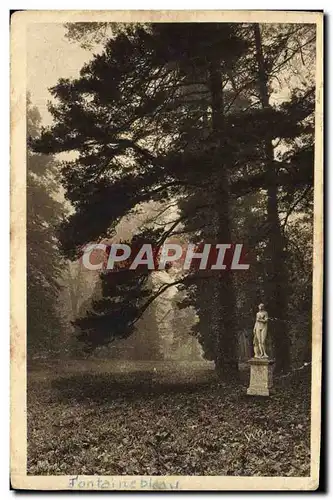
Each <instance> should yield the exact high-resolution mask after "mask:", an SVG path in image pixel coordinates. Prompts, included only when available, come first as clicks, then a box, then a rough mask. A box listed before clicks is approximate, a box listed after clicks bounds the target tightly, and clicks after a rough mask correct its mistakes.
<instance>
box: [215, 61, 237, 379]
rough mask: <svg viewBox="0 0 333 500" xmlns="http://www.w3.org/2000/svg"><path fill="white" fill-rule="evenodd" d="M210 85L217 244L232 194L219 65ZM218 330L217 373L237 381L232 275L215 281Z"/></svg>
mask: <svg viewBox="0 0 333 500" xmlns="http://www.w3.org/2000/svg"><path fill="white" fill-rule="evenodd" d="M209 81H210V91H211V106H212V129H213V137H214V142H215V145H216V149H215V154H214V158H213V162H214V164H215V168H214V171H216V172H217V183H216V186H217V193H216V201H215V203H216V216H217V217H216V219H217V228H216V237H217V243H230V242H231V225H230V214H229V205H230V193H229V182H228V173H227V165H226V164H225V163H223V151H222V141H221V140H222V137H223V132H224V117H223V89H222V77H221V67H220V61H219V60H218V59H215V60H212V61H211V62H210V66H209ZM216 279H217V280H218V282H217V294H216V300H217V304H216V306H217V309H218V311H219V315H218V328H217V332H216V333H217V342H216V347H217V349H216V358H215V365H216V369H217V371H218V373H219V375H220V376H221V378H222V379H224V380H234V379H235V376H236V375H237V368H238V366H237V336H236V331H235V330H236V329H235V324H234V321H235V316H236V314H235V311H236V300H235V294H234V288H233V280H232V275H231V272H230V271H225V272H222V273H221V274H220V275H219V276H217V277H216Z"/></svg>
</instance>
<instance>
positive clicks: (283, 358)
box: [253, 24, 290, 371]
mask: <svg viewBox="0 0 333 500" xmlns="http://www.w3.org/2000/svg"><path fill="white" fill-rule="evenodd" d="M253 29H254V39H255V47H256V60H257V65H258V77H259V93H260V101H261V105H262V108H263V109H264V110H265V109H267V110H269V109H270V105H269V93H268V76H267V73H266V70H265V61H264V55H263V50H262V40H261V33H260V27H259V25H258V24H254V28H253ZM264 154H265V167H266V174H267V181H268V190H267V223H268V231H269V233H268V244H267V257H266V259H267V283H266V287H265V288H266V289H265V296H266V306H267V310H268V314H269V316H270V317H272V318H276V319H275V320H273V321H271V322H270V324H269V330H270V332H271V334H272V338H273V343H274V351H275V357H276V368H277V370H278V371H284V370H286V369H288V367H289V366H290V342H289V337H288V332H287V323H286V305H287V293H286V291H287V274H286V267H285V261H284V238H283V234H282V231H281V224H280V219H279V212H278V182H277V172H276V167H275V161H274V148H273V144H272V140H271V139H265V140H264Z"/></svg>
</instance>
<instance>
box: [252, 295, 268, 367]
mask: <svg viewBox="0 0 333 500" xmlns="http://www.w3.org/2000/svg"><path fill="white" fill-rule="evenodd" d="M267 323H268V314H267V311H265V306H264V304H259V311H258V312H257V315H256V322H255V324H254V328H253V347H254V357H255V358H268V355H267V353H266V349H265V341H266V337H267Z"/></svg>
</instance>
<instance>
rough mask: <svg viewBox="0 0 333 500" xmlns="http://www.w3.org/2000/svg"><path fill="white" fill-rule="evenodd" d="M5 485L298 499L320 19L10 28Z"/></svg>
mask: <svg viewBox="0 0 333 500" xmlns="http://www.w3.org/2000/svg"><path fill="white" fill-rule="evenodd" d="M11 160H12V165H11V247H12V260H11V293H12V305H11V318H12V322H11V324H12V332H11V347H12V350H11V484H12V487H13V488H14V489H19V490H20V489H21V490H22V489H26V490H70V491H79V490H80V491H83V490H100V491H102V490H114V491H120V490H131V491H150V490H163V491H170V490H172V491H186V490H208V491H209V490H315V489H317V488H318V485H319V475H320V461H319V457H320V429H321V349H322V347H321V346H322V293H323V13H321V12H300V11H298V12H283V11H20V12H16V13H14V14H13V16H12V19H11Z"/></svg>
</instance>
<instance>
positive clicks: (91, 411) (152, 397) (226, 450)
mask: <svg viewBox="0 0 333 500" xmlns="http://www.w3.org/2000/svg"><path fill="white" fill-rule="evenodd" d="M154 366H155V367H156V372H154V370H153V368H154ZM246 385H247V381H246V377H245V378H244V380H243V383H238V384H235V385H234V386H232V387H230V386H225V385H223V384H221V383H220V382H219V381H218V379H217V377H216V375H215V372H214V370H213V369H212V367H211V366H210V365H209V364H206V363H194V364H193V363H192V364H190V365H189V364H186V363H185V364H175V363H161V362H157V363H156V364H155V365H154V364H153V363H136V364H133V363H127V364H126V363H125V364H124V363H119V362H111V361H91V362H90V361H89V362H86V361H80V362H73V363H71V364H69V365H67V366H66V368H61V369H59V368H58V369H57V368H56V367H55V366H52V365H50V364H49V365H47V364H45V365H44V366H43V367H41V368H40V369H39V370H33V371H29V375H28V386H29V387H28V473H29V474H42V475H45V474H52V475H56V474H62V475H64V474H66V475H74V474H79V475H84V474H89V475H93V474H96V475H122V474H128V475H244V476H247V475H258V476H308V475H309V473H310V373H309V371H308V370H307V369H305V370H302V371H301V372H300V374H298V375H297V376H289V377H285V378H281V379H280V380H277V381H276V384H275V388H276V392H275V394H274V395H273V396H271V397H269V398H259V397H251V396H246V395H245V392H246Z"/></svg>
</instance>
